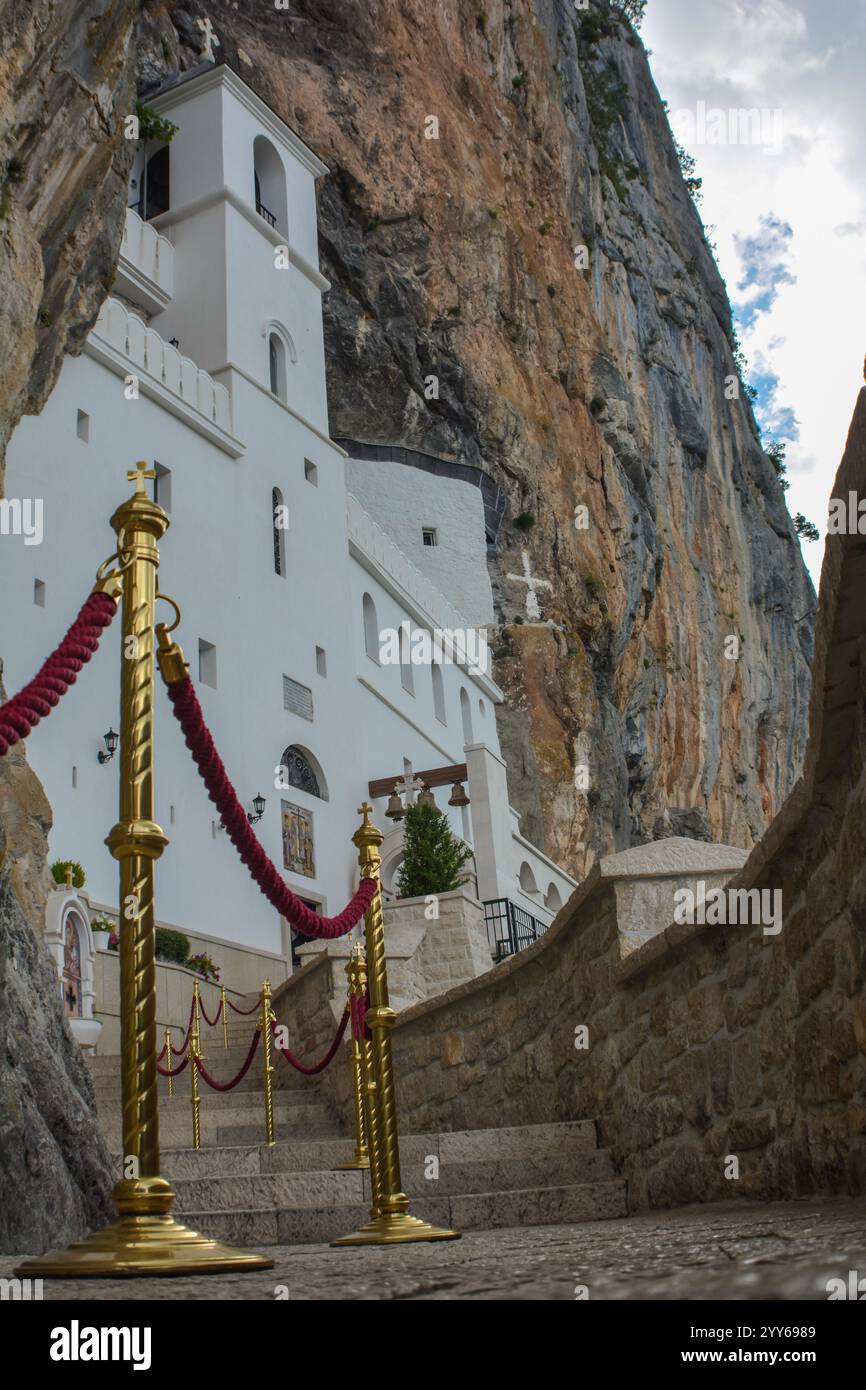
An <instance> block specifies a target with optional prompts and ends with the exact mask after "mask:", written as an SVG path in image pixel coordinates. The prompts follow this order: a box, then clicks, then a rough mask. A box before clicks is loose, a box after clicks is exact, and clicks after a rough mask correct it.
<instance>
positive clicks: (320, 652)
mask: <svg viewBox="0 0 866 1390" xmlns="http://www.w3.org/2000/svg"><path fill="white" fill-rule="evenodd" d="M316 670H317V671H318V673H319V675H320V676H326V675H327V674H328V658H327V656H326V655H325V649H324V647H317V648H316Z"/></svg>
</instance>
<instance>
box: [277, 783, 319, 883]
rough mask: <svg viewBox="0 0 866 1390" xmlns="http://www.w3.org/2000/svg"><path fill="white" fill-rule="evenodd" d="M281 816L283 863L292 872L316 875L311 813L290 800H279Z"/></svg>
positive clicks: (313, 876) (308, 875)
mask: <svg viewBox="0 0 866 1390" xmlns="http://www.w3.org/2000/svg"><path fill="white" fill-rule="evenodd" d="M281 806H282V817H283V864H284V865H285V867H286V868H287V869H290V870H291V872H292V873H294V874H304V875H305V876H306V877H307V878H315V877H316V855H315V849H314V840H313V813H312V811H307V810H305V808H304V807H303V806H296V805H295V804H294V803H293V802H291V801H283V802H281Z"/></svg>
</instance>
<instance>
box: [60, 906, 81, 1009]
mask: <svg viewBox="0 0 866 1390" xmlns="http://www.w3.org/2000/svg"><path fill="white" fill-rule="evenodd" d="M81 955H82V945H81V930H80V927H79V923H78V919H77V918H76V916H75V914H74V913H71V912H70V914H69V916H68V917H67V918H66V923H65V925H64V929H63V1012H64V1013H65V1014H66V1017H67V1018H81V1017H82V1016H83V1007H82V1006H83V1002H84V1001H83V991H82V987H81Z"/></svg>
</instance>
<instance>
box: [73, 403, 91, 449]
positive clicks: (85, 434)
mask: <svg viewBox="0 0 866 1390" xmlns="http://www.w3.org/2000/svg"><path fill="white" fill-rule="evenodd" d="M75 433H76V434H77V435H78V438H79V439H81V440H83V441H84V443H85V444H89V443H90V416H89V415H88V414H87V411H86V410H79V412H78V416H77V418H76V421H75Z"/></svg>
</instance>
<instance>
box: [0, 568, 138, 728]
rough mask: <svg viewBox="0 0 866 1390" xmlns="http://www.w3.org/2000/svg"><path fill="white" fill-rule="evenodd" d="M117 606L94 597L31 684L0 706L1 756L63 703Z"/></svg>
mask: <svg viewBox="0 0 866 1390" xmlns="http://www.w3.org/2000/svg"><path fill="white" fill-rule="evenodd" d="M116 612H117V604H116V603H115V601H114V599H113V598H112V597H111V595H110V594H107V593H103V592H98V593H95V594H91V595H90V596H89V597H88V598H87V599H86V600H85V601H84V603H83V604H82V606H81V609H80V610H79V613H78V617H77V618H76V619H75V622H74V623H73V624H72V626H71V627H70V629H69V631H68V632H67V634H66V636H65V637H64V638H63V640H62V641H61V642H60V644H59V646H58V647H56V648H55V650H54V651H53V652H52V653H51V655H50V656H49V657H48V660H47V661H45V662H44V663H43V665H42V666H41V667H40V669H39V671H38V672H37V673H36V675H35V676H34V677H33V679H32V680H31V681H28V683H27V685H25V686H24V687H23V688H22V689H21V690H19V692H18V694H17V695H13V696H12V699H11V700H8V701H7V702H6V704H5V705H0V755H2V754H4V753H8V752H9V749H10V748H13V747H14V746H15V744H16V743H18V742H20V740H21V739H23V738H26V737H27V735H28V734H29V733H30V731H31V729H33V728H35V726H36V725H37V724H38V723H39V721H40V719H44V718H45V716H46V715H48V714H50V713H51V711H52V710H53V709H54V708H55V706H56V705H58V704H59V703H60V700H61V697H62V696H64V695H65V694H66V692H67V690H68V689H69V687H70V686H71V685H74V684H75V681H76V679H77V677H78V672H79V671H80V670H81V669H82V667H83V666H86V664H87V662H88V661H89V660H90V659H91V657H92V656H93V655H94V653H95V652H96V650H97V649H98V647H99V641H100V638H101V637H102V633H103V631H104V630H105V628H107V627H108V625H109V623H110V622H111V620H112V618H113V617H114V615H115V613H116Z"/></svg>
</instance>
